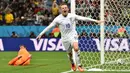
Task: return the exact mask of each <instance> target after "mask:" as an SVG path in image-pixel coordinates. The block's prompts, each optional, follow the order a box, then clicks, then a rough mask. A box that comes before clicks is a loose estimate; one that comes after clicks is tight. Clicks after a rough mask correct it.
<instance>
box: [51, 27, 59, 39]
mask: <svg viewBox="0 0 130 73" xmlns="http://www.w3.org/2000/svg"><path fill="white" fill-rule="evenodd" d="M52 34H53V36H54V37H56V38H57V37H60V29H59V28H58V25H56V27H55V28H54V29H53V30H52Z"/></svg>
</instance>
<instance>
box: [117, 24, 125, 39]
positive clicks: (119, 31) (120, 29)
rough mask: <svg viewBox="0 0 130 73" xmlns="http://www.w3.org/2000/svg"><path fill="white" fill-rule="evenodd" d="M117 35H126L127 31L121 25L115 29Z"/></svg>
mask: <svg viewBox="0 0 130 73" xmlns="http://www.w3.org/2000/svg"><path fill="white" fill-rule="evenodd" d="M117 33H118V37H127V32H126V29H125V27H124V26H122V25H121V27H120V28H119V29H118V30H117Z"/></svg>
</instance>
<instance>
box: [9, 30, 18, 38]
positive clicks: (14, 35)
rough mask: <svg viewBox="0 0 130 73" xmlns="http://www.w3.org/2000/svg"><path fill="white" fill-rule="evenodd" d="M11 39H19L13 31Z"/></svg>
mask: <svg viewBox="0 0 130 73" xmlns="http://www.w3.org/2000/svg"><path fill="white" fill-rule="evenodd" d="M11 37H12V38H17V37H19V36H18V35H17V34H16V33H15V31H13V32H12V35H11Z"/></svg>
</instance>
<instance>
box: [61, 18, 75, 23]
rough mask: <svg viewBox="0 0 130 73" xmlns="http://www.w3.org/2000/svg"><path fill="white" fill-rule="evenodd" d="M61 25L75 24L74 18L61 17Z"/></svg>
mask: <svg viewBox="0 0 130 73" xmlns="http://www.w3.org/2000/svg"><path fill="white" fill-rule="evenodd" d="M59 24H60V25H66V24H73V19H72V18H61V19H60V20H59Z"/></svg>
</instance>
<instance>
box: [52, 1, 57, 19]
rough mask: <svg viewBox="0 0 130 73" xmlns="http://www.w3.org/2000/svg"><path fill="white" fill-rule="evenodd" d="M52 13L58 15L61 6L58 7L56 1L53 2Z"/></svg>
mask: <svg viewBox="0 0 130 73" xmlns="http://www.w3.org/2000/svg"><path fill="white" fill-rule="evenodd" d="M52 14H53V16H54V17H56V16H57V15H58V14H59V7H58V5H57V3H56V1H54V2H53V4H52Z"/></svg>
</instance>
